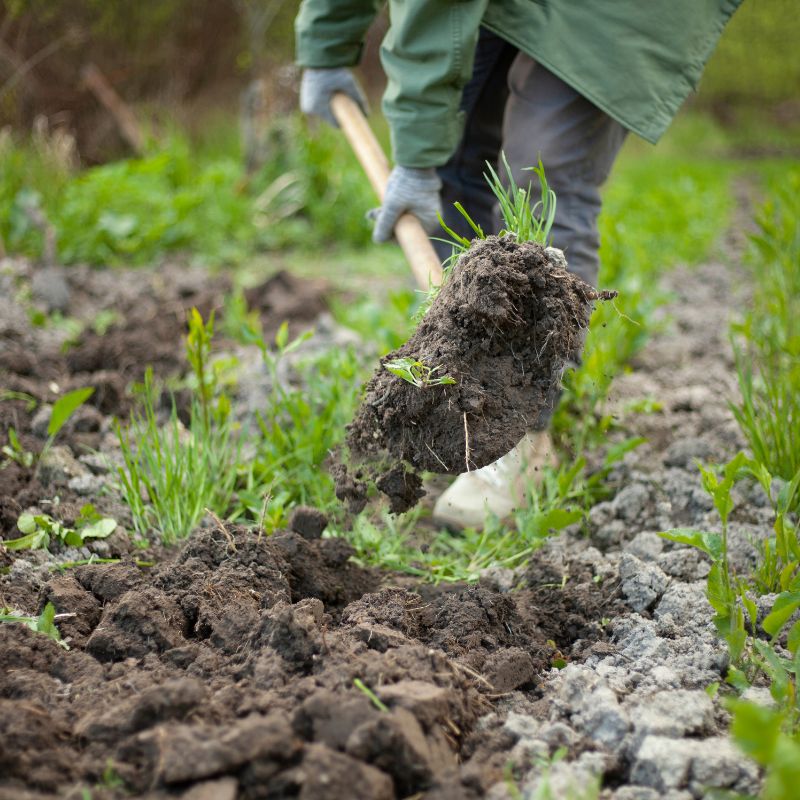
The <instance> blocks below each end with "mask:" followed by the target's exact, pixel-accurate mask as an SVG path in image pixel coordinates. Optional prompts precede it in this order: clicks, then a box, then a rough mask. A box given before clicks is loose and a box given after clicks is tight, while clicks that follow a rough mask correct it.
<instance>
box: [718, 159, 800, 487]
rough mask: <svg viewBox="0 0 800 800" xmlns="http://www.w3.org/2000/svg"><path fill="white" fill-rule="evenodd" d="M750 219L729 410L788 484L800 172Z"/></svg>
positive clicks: (797, 407)
mask: <svg viewBox="0 0 800 800" xmlns="http://www.w3.org/2000/svg"><path fill="white" fill-rule="evenodd" d="M756 222H757V224H758V227H759V232H758V233H757V234H755V235H754V236H752V237H751V240H752V242H753V245H754V248H753V254H752V258H751V263H752V264H753V274H754V278H755V289H754V296H753V302H752V306H751V309H750V311H749V312H748V314H747V315H746V316H745V318H744V320H743V321H742V322H741V323H739V324H737V325H735V326H734V327H733V345H734V354H735V357H736V371H737V377H738V381H739V389H740V391H741V395H742V399H741V402H739V403H734V404H732V409H733V413H734V415H735V416H736V419H737V421H738V423H739V427H740V428H741V429H742V432H743V433H744V435H745V436H746V438H747V443H748V445H749V447H750V449H751V450H752V452H753V455H754V457H755V458H756V460H757V461H758V462H759V463H761V464H763V465H764V467H765V468H767V469H768V470H769V471H770V472H771V473H772V474H773V475H776V476H778V477H780V478H782V479H783V480H786V481H789V480H791V479H792V477H793V476H794V475H795V473H797V471H798V470H800V171H795V172H793V173H790V174H788V175H787V176H786V177H785V179H784V180H783V181H781V182H779V183H778V184H777V185H776V186H774V188H773V191H772V192H771V197H770V199H769V200H768V201H767V202H766V203H765V204H764V206H763V207H762V208H761V210H760V212H759V213H758V215H757V217H756Z"/></svg>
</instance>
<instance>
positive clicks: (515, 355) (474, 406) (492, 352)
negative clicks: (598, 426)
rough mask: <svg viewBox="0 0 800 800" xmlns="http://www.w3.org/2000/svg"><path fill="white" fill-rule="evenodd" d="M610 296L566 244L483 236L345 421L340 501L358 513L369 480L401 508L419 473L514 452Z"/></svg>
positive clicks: (471, 465)
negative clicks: (582, 270)
mask: <svg viewBox="0 0 800 800" xmlns="http://www.w3.org/2000/svg"><path fill="white" fill-rule="evenodd" d="M337 99H338V98H337ZM355 111H356V113H360V112H358V109H357V108H356V109H355ZM361 121H362V122H364V121H363V117H362V118H361ZM342 127H343V128H344V129H345V132H346V133H347V128H346V127H345V125H343V126H342ZM364 127H365V128H366V130H367V131H369V128H368V127H367V126H366V123H365V122H364ZM348 136H349V134H348ZM349 138H350V140H351V143H353V145H354V147H355V148H356V150H357V152H359V158H360V159H361V160H362V163H364V161H365V159H366V160H369V155H366V156H365V151H364V150H361V151H359V142H358V141H357V140H355V139H354V138H353V137H351V136H349ZM373 142H374V140H373ZM375 147H376V149H377V151H378V152H381V151H380V148H379V147H377V145H375ZM381 155H382V152H381ZM384 159H385V157H384ZM365 168H366V165H365ZM368 171H369V170H368ZM387 174H388V173H387ZM379 193H380V189H379ZM404 249H406V248H404ZM406 252H408V250H407V249H406ZM415 272H416V271H415ZM426 288H427V287H426ZM608 296H609V293H603V294H598V293H597V292H596V291H595V290H594V289H593V288H592V287H591V286H589V285H588V284H587V283H585V282H584V281H582V280H581V279H580V278H578V277H577V276H576V275H574V274H572V273H570V272H568V271H567V269H566V262H565V260H564V257H563V254H561V252H560V251H557V250H552V249H546V248H545V247H543V246H542V245H540V244H537V243H535V242H529V241H517V239H516V237H515V236H513V235H506V236H503V237H497V236H489V237H487V238H485V239H479V240H475V241H474V242H473V243H472V245H471V246H470V248H469V249H468V250H466V251H465V252H464V253H463V254H462V255H461V256H460V258H459V259H458V261H457V262H456V263H455V264H454V266H453V268H452V270H451V271H450V274H449V275H448V277H447V280H446V281H444V283H443V284H442V286H441V290H440V291H439V292H438V294H437V295H436V297H435V299H434V300H433V302H432V303H431V306H430V308H429V309H428V311H427V313H426V314H425V316H424V317H423V318H422V320H421V322H420V324H419V326H418V327H417V330H416V331H415V332H414V334H413V335H412V336H411V338H410V339H409V340H408V341H407V342H406V343H405V344H403V345H402V346H401V347H400V348H398V349H397V350H395V351H393V352H392V353H389V354H388V355H387V356H385V357H384V358H383V359H382V361H381V365H380V367H379V368H378V369H377V370H376V371H375V373H374V374H373V376H372V378H371V379H370V381H369V382H368V384H367V386H366V390H365V394H364V398H363V401H362V403H361V406H360V407H359V410H358V412H357V414H356V416H355V419H354V420H353V422H352V424H351V425H350V426H349V429H348V437H347V444H348V447H349V448H350V456H351V459H352V461H351V467H350V471H351V473H352V474H350V475H348V473H347V471H346V470H345V468H344V467H341V466H340V467H339V470H338V474H337V476H336V477H337V493H338V494H339V496H340V498H341V499H343V500H347V501H348V502H349V504H350V507H351V509H352V510H353V511H356V512H357V511H360V510H361V509H362V508H363V507H364V504H365V503H366V485H365V483H364V479H365V478H367V479H371V480H375V481H376V483H377V486H378V488H379V489H380V490H381V491H382V492H384V493H385V494H387V496H388V497H389V498H390V501H391V506H392V510H393V511H403V510H406V509H407V508H410V507H411V506H413V505H414V504H415V503H416V502H417V500H418V499H419V498H420V497H421V496H422V494H423V492H422V490H421V479H420V477H419V475H418V474H417V473H419V472H421V471H430V472H438V473H447V474H458V473H462V472H468V471H471V470H473V469H478V468H480V467H483V466H486V465H487V464H490V463H492V462H493V461H496V460H497V459H498V458H500V457H501V456H503V455H505V454H506V453H507V452H509V451H510V450H511V449H512V448H513V447H515V446H516V445H517V443H518V442H519V441H520V440H521V439H522V438H523V436H524V435H525V432H526V430H528V429H529V428H532V427H535V426H536V423H537V420H539V419H540V418H541V417H543V416H545V415H547V414H548V413H549V412H550V410H551V409H552V406H553V403H554V402H555V401H556V399H557V397H558V390H559V386H560V384H561V378H562V375H563V373H564V370H565V369H566V367H567V366H568V365H569V364H570V362H575V361H577V360H578V358H579V356H580V351H581V348H582V345H583V340H584V336H585V330H586V328H587V327H588V325H589V318H590V316H591V312H592V303H593V301H595V300H597V299H605V298H607V297H608ZM612 296H613V295H612Z"/></svg>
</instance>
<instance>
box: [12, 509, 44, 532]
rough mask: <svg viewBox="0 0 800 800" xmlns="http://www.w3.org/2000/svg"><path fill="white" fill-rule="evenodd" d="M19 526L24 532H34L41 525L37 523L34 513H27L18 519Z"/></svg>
mask: <svg viewBox="0 0 800 800" xmlns="http://www.w3.org/2000/svg"><path fill="white" fill-rule="evenodd" d="M17 527H18V528H19V529H20V530H21V531H22V532H23V533H34V532H35V531H36V529H37V528H38V527H39V526H38V525H37V524H36V520H35V519H34V516H33V514H27V513H26V514H20V515H19V519H18V520H17Z"/></svg>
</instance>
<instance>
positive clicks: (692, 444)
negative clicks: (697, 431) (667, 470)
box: [664, 437, 711, 469]
mask: <svg viewBox="0 0 800 800" xmlns="http://www.w3.org/2000/svg"><path fill="white" fill-rule="evenodd" d="M710 456H711V448H710V447H709V445H708V443H707V442H705V441H703V439H698V438H696V437H689V438H685V439H676V440H675V441H674V442H673V443H672V444H671V445H670V446H669V448H668V449H667V452H666V453H665V455H664V464H666V466H668V467H683V468H684V469H690V468H691V467H693V466H694V463H695V461H705V460H706V459H707V458H709V457H710Z"/></svg>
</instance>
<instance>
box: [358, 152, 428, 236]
mask: <svg viewBox="0 0 800 800" xmlns="http://www.w3.org/2000/svg"><path fill="white" fill-rule="evenodd" d="M441 188H442V182H441V181H440V180H439V176H438V175H437V174H436V170H435V169H433V168H432V167H430V168H428V169H418V168H417V167H395V168H394V169H393V170H392V174H391V175H389V182H388V183H387V184H386V192H385V193H384V195H383V205H382V206H381V207H380V208H376V209H374V210H373V211H372V212H371V214H370V216H371V217H372V218H373V219H374V220H375V228H374V230H373V231H372V241H373V242H376V243H380V242H388V241H389V240H390V239H391V238H392V233H393V231H394V226H395V225H396V224H397V220H398V219H399V218H400V216H401V215H402V214H403V213H405V212H406V211H409V212H411V213H412V214H413V215H414V216H415V217H417V219H419V221H420V222H421V223H422V227H423V228H424V229H425V231H426V232H427V233H433V232H434V231H435V230H436V229H437V228H438V227H439V214H440V213H441V210H442V203H441V200H440V198H439V191H440V190H441Z"/></svg>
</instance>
